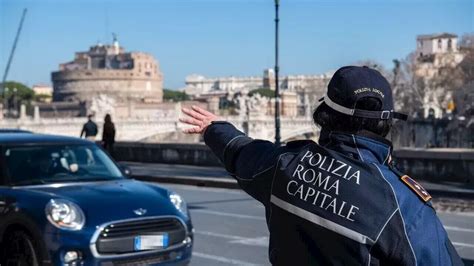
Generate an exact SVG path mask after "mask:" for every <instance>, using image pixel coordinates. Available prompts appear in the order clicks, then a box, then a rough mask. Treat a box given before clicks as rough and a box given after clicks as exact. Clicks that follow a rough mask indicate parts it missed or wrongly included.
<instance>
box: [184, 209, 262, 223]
mask: <svg viewBox="0 0 474 266" xmlns="http://www.w3.org/2000/svg"><path fill="white" fill-rule="evenodd" d="M190 211H191V213H204V214H211V215H217V216H226V217H233V218H242V219H252V220H259V221H265V218H263V217H260V216H253V215H245V214H237V213H228V212H217V211H209V210H190Z"/></svg>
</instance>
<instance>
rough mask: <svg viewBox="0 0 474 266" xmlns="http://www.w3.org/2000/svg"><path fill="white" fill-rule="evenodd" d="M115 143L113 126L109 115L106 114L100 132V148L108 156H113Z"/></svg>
mask: <svg viewBox="0 0 474 266" xmlns="http://www.w3.org/2000/svg"><path fill="white" fill-rule="evenodd" d="M114 143H115V125H114V123H113V122H112V117H111V116H110V114H106V115H105V118H104V128H103V130H102V146H103V147H104V149H105V150H106V151H108V152H109V154H110V155H112V154H113V151H114Z"/></svg>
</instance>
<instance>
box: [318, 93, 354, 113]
mask: <svg viewBox="0 0 474 266" xmlns="http://www.w3.org/2000/svg"><path fill="white" fill-rule="evenodd" d="M323 101H324V103H326V105H327V106H329V107H331V108H332V109H334V110H336V111H338V112H340V113H343V114H346V115H350V116H353V115H354V112H355V110H354V109H351V108H347V107H345V106H342V105H340V104H337V103H335V102H333V101H332V100H331V98H329V96H328V95H327V94H326V95H324V98H323Z"/></svg>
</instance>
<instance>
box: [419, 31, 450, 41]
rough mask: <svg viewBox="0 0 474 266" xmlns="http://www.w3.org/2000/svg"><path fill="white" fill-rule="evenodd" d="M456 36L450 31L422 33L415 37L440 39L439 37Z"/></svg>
mask: <svg viewBox="0 0 474 266" xmlns="http://www.w3.org/2000/svg"><path fill="white" fill-rule="evenodd" d="M457 37H458V36H457V35H456V34H452V33H447V32H443V33H435V34H424V35H418V36H417V37H416V38H417V39H423V40H433V39H440V38H457Z"/></svg>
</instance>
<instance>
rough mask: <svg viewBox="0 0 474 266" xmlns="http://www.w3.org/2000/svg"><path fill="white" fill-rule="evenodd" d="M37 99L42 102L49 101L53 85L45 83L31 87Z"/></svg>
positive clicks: (51, 96)
mask: <svg viewBox="0 0 474 266" xmlns="http://www.w3.org/2000/svg"><path fill="white" fill-rule="evenodd" d="M31 89H32V90H33V92H34V93H35V96H36V98H37V99H38V100H40V101H42V102H51V100H52V98H53V87H51V86H49V85H45V84H36V85H33V87H32V88H31Z"/></svg>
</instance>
